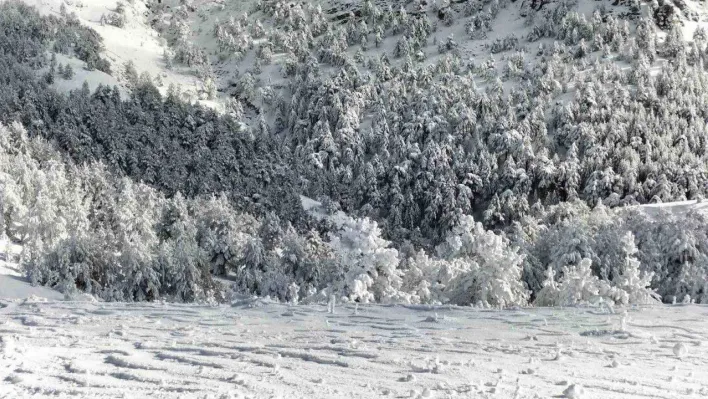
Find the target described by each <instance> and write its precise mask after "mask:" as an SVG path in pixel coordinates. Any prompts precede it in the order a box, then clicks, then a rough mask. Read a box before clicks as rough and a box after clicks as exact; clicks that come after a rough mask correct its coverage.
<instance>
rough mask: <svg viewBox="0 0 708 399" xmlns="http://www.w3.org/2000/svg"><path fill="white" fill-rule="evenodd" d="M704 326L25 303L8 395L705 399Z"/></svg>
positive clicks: (7, 361) (14, 316)
mask: <svg viewBox="0 0 708 399" xmlns="http://www.w3.org/2000/svg"><path fill="white" fill-rule="evenodd" d="M705 316H706V308H705V307H704V306H693V305H692V306H657V307H653V308H642V309H630V310H629V313H628V314H627V315H626V316H625V315H624V314H623V313H617V314H611V313H605V312H598V311H596V310H589V309H574V308H567V309H532V310H516V311H506V312H498V311H482V310H474V309H469V308H467V309H465V308H437V309H433V308H410V307H398V306H389V307H386V306H359V307H358V309H357V308H355V307H353V306H346V307H336V308H335V313H334V314H329V313H327V311H326V308H325V306H297V307H289V306H284V305H277V304H270V303H266V302H259V301H248V302H243V303H239V304H236V305H235V306H233V307H230V306H220V307H204V306H190V305H166V304H159V303H156V304H122V303H111V304H86V303H75V302H36V301H31V300H30V301H25V302H22V303H12V304H10V306H8V307H5V308H2V309H0V331H1V335H0V381H2V384H0V397H2V398H23V397H47V396H52V397H54V396H56V397H72V398H116V397H123V398H143V397H154V398H289V399H291V398H292V399H296V398H303V399H304V398H308V399H315V398H408V397H410V398H431V397H436V398H519V399H521V398H550V397H573V398H582V399H591V398H592V399H607V398H613V399H615V398H616V399H619V398H628V399H629V398H632V399H637V398H700V397H705V395H708V371H706V368H705V358H706V356H708V350H706V348H707V347H708V346H706V341H707V340H708V335H707V334H706V331H707V329H708V324H707V321H706V320H708V319H707V318H706V317H705ZM571 391H576V392H582V395H580V396H572V395H571V394H570V392H571ZM564 392H568V395H566V396H564V395H563V393H564Z"/></svg>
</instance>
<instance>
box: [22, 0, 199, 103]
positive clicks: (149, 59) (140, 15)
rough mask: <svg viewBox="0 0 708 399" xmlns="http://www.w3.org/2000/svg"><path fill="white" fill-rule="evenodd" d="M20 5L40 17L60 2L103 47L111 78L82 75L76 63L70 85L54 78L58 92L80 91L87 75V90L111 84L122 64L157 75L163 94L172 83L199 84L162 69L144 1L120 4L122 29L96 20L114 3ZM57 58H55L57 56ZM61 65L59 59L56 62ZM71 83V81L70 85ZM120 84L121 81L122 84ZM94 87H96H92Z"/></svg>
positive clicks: (36, 0)
mask: <svg viewBox="0 0 708 399" xmlns="http://www.w3.org/2000/svg"><path fill="white" fill-rule="evenodd" d="M22 1H23V2H24V3H26V4H28V5H31V6H34V7H36V8H37V10H39V11H40V13H42V14H53V15H59V10H60V6H61V4H62V3H64V4H65V5H66V8H67V12H69V13H72V12H75V13H76V15H77V16H78V17H79V20H80V21H81V23H82V24H84V25H86V26H88V27H90V28H92V29H94V30H95V31H96V32H97V33H98V34H99V35H100V36H101V37H102V38H103V44H104V46H105V48H106V51H105V52H104V55H105V56H106V58H107V59H108V60H109V61H110V63H111V69H112V71H113V72H112V75H113V76H114V77H113V78H110V77H106V76H103V75H105V74H102V73H100V72H95V71H94V72H92V73H86V71H82V69H83V68H82V66H83V63H82V62H80V61H78V60H77V61H76V62H77V64H76V65H72V66H74V71H75V72H76V76H75V78H74V79H72V80H71V81H70V82H63V83H62V82H59V81H60V80H61V78H57V82H58V83H56V85H57V88H58V89H59V90H70V89H73V88H80V87H81V85H82V83H83V80H82V79H84V78H85V76H84V75H87V76H88V81H89V87H90V88H91V89H93V88H94V84H93V82H95V81H97V82H96V83H104V84H110V85H114V84H116V83H118V82H119V81H123V80H121V79H122V78H121V75H122V71H123V66H124V65H125V63H126V62H128V61H132V62H133V63H134V64H135V68H136V70H137V71H138V73H143V72H147V73H149V74H150V76H152V77H153V78H155V77H156V76H158V75H160V76H161V78H162V80H163V82H164V84H163V85H162V87H159V89H160V90H161V91H162V92H163V94H164V93H166V92H167V87H168V86H169V85H170V84H171V83H173V84H175V85H177V86H178V87H180V89H181V90H182V91H183V92H187V91H190V90H191V91H194V92H196V88H197V87H199V86H200V84H201V82H200V81H199V79H197V78H196V77H195V76H191V75H188V74H183V73H180V71H171V70H168V69H167V68H165V63H164V61H163V53H164V49H165V46H164V45H163V42H162V40H161V38H160V37H159V36H158V34H157V32H155V30H154V29H152V27H151V26H150V25H149V24H148V21H147V20H146V18H145V16H146V15H148V8H147V7H146V5H145V2H144V1H134V2H132V4H131V2H123V3H124V5H125V6H126V9H127V16H128V18H127V21H126V25H125V27H123V28H118V27H115V26H111V25H108V24H105V25H103V24H101V22H100V19H101V15H103V14H106V15H108V14H110V13H111V12H112V11H113V10H115V8H116V3H117V1H116V0H83V1H82V0H73V1H71V0H69V1H65V0H22ZM57 58H58V57H57ZM58 61H59V62H61V63H65V62H64V61H62V60H58ZM116 79H118V80H116ZM71 82H74V83H73V84H71ZM123 82H124V81H123ZM96 85H97V84H96Z"/></svg>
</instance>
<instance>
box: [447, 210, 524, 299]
mask: <svg viewBox="0 0 708 399" xmlns="http://www.w3.org/2000/svg"><path fill="white" fill-rule="evenodd" d="M438 254H439V255H440V256H441V257H442V258H444V259H448V260H450V264H449V265H448V266H447V277H446V278H445V281H446V284H445V295H446V296H447V298H448V299H449V300H450V301H451V302H453V303H456V304H461V305H463V304H466V305H469V304H472V305H483V306H492V307H509V306H514V305H525V304H526V303H527V301H528V295H529V293H528V291H527V289H526V287H525V286H524V283H523V282H522V281H521V273H522V262H523V256H522V255H520V254H519V253H518V249H516V248H511V247H510V246H509V242H508V240H507V239H506V238H505V237H503V236H500V235H497V234H495V233H494V232H491V231H487V230H485V229H484V227H483V226H482V224H481V223H478V222H475V221H474V218H472V216H469V215H465V216H462V217H461V218H460V219H459V221H458V223H457V224H456V226H455V227H453V229H452V231H451V232H450V234H449V235H448V236H447V238H446V240H445V242H444V243H443V244H441V245H440V246H439V247H438Z"/></svg>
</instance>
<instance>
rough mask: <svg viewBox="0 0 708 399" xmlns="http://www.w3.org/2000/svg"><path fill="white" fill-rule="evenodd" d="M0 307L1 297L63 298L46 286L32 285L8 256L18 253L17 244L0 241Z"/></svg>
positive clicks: (0, 303) (0, 304)
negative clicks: (0, 251)
mask: <svg viewBox="0 0 708 399" xmlns="http://www.w3.org/2000/svg"><path fill="white" fill-rule="evenodd" d="M0 249H1V250H2V253H0V308H1V307H2V302H1V300H2V299H27V298H31V297H35V298H46V299H51V300H60V299H62V298H64V295H62V294H61V293H59V292H57V291H55V290H52V289H50V288H47V287H41V286H38V287H33V286H32V285H30V283H29V281H27V279H26V278H25V277H24V275H23V274H22V271H21V270H20V268H19V266H18V265H17V264H16V263H13V262H11V260H12V259H9V258H10V257H13V256H16V255H17V254H19V251H20V250H21V248H20V247H19V246H14V245H9V246H8V244H7V242H4V241H0Z"/></svg>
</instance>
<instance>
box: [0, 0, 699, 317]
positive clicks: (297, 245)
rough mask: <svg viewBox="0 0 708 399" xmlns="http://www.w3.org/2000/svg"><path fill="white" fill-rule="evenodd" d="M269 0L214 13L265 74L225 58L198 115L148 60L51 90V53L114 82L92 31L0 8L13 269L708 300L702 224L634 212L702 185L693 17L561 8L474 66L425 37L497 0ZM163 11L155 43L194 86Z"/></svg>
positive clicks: (583, 299) (111, 289)
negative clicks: (323, 4) (457, 5)
mask: <svg viewBox="0 0 708 399" xmlns="http://www.w3.org/2000/svg"><path fill="white" fill-rule="evenodd" d="M284 4H285V2H283V1H271V0H269V1H261V2H259V5H258V10H257V11H258V12H259V13H261V14H262V15H267V16H269V18H271V19H272V21H273V27H270V26H268V27H267V28H264V27H263V26H262V25H261V24H260V22H258V21H256V22H253V21H250V20H249V19H247V18H246V19H243V18H242V19H235V18H234V19H232V20H230V21H223V22H218V23H217V24H216V25H215V27H214V32H213V34H214V40H216V41H217V42H218V43H219V47H220V51H222V52H223V53H225V54H227V55H224V56H223V57H234V58H236V59H244V58H245V55H246V54H248V53H249V52H253V53H255V56H256V66H257V67H263V65H268V64H269V63H270V62H272V58H273V57H272V56H273V53H279V54H280V53H284V54H287V60H286V61H285V63H284V64H283V68H282V75H283V77H284V78H285V81H286V82H287V84H286V85H284V86H283V87H281V88H279V89H277V90H276V89H275V88H273V87H271V86H265V85H264V83H263V82H260V81H258V79H256V77H255V76H256V75H257V74H256V72H257V71H252V72H253V73H252V72H245V73H243V74H241V75H240V77H239V78H238V81H237V82H236V83H235V85H234V88H235V91H234V92H233V93H231V94H232V99H231V101H230V102H229V104H230V109H229V112H226V113H219V112H216V111H215V110H213V109H210V108H207V107H205V106H203V105H200V104H199V103H196V102H190V101H186V100H185V99H184V98H182V97H181V96H180V95H179V93H178V89H177V88H175V87H172V88H170V89H169V90H168V93H167V95H166V96H163V95H161V94H160V91H159V90H158V88H157V87H156V85H155V82H154V79H153V78H152V77H150V76H148V75H145V74H143V75H141V76H138V75H137V74H134V73H133V74H131V75H134V76H133V77H132V78H131V82H130V85H131V90H130V95H129V96H128V98H121V95H120V93H119V91H118V89H117V88H112V87H99V88H98V89H97V90H95V91H94V92H91V91H90V90H89V89H88V86H86V85H85V86H84V88H83V89H81V90H76V91H73V92H71V93H70V94H68V95H65V94H62V93H59V92H57V91H56V90H55V89H54V88H53V87H52V82H53V81H54V80H55V79H62V78H64V77H63V76H61V75H60V74H59V72H58V71H57V69H59V68H58V67H57V65H56V56H55V55H54V54H59V53H60V54H66V55H69V56H74V57H76V58H78V59H80V60H82V61H84V62H85V63H86V67H87V68H94V69H98V70H102V71H104V72H107V73H112V72H113V71H112V70H111V66H110V63H109V62H108V61H107V60H105V59H104V58H103V56H102V51H103V50H104V49H103V46H102V43H101V40H100V36H98V35H97V34H96V33H95V32H93V31H92V30H91V29H90V28H86V27H83V26H82V25H81V24H80V23H79V22H78V21H77V19H76V18H75V17H72V15H71V14H70V13H66V14H65V15H60V16H41V15H40V14H39V13H38V12H37V11H36V10H34V9H33V8H31V7H28V6H25V5H23V4H22V3H20V2H19V1H8V2H4V3H0V50H1V51H0V182H1V184H2V185H1V187H2V191H1V197H0V198H1V200H2V202H1V204H2V230H3V234H4V235H5V236H6V237H7V239H8V240H9V241H11V242H13V243H16V244H20V245H22V246H23V252H22V254H21V256H20V262H21V264H22V266H23V268H24V270H25V271H26V273H27V275H28V277H29V278H30V279H31V281H32V282H33V283H35V284H42V285H48V286H52V287H56V288H59V289H60V290H62V291H63V292H66V293H67V295H71V294H72V293H76V292H78V291H85V292H88V293H90V294H93V295H95V296H96V297H98V298H101V299H104V300H115V301H150V300H158V299H166V300H175V301H206V302H219V301H228V300H229V298H231V297H233V296H234V295H241V294H249V295H258V296H270V297H271V298H275V299H277V300H281V301H289V302H298V301H300V302H303V301H326V300H328V299H329V298H330V297H332V296H334V297H336V298H337V300H341V301H345V302H363V303H368V302H382V303H426V304H442V303H449V304H456V305H475V306H488V307H502V308H505V307H512V306H527V305H530V304H533V305H539V306H565V305H577V304H588V303H592V304H597V303H607V304H608V306H613V305H615V304H623V305H627V304H643V303H650V302H653V301H659V300H663V301H664V302H676V301H678V302H696V303H705V302H706V301H708V233H707V231H706V229H705V226H706V222H708V221H707V220H706V216H704V215H702V214H700V213H698V212H688V213H686V214H672V213H669V212H663V213H662V214H661V215H660V217H656V216H652V215H648V214H647V213H645V212H643V211H642V210H641V208H638V207H636V206H637V205H640V204H647V203H663V202H670V201H681V200H697V201H702V198H703V197H704V196H705V194H706V191H707V190H708V186H707V184H706V183H707V182H708V181H707V179H708V173H707V172H708V170H707V166H706V165H708V163H707V162H706V161H707V159H706V157H707V156H708V154H707V153H706V150H707V149H708V135H707V133H708V132H707V131H706V129H707V127H706V120H707V118H708V90H707V89H708V74H706V65H705V64H706V57H708V50H707V49H706V44H708V36H706V33H705V31H704V30H702V29H701V28H699V29H698V30H696V33H695V34H694V35H693V38H692V40H691V41H684V39H683V36H682V34H681V30H680V27H679V26H678V24H675V23H674V24H668V25H667V24H664V23H663V22H662V20H660V19H657V18H656V17H653V18H652V17H647V16H634V17H632V18H630V17H629V16H627V17H626V19H624V20H621V19H619V18H617V17H616V16H614V15H612V14H607V15H603V14H602V13H601V12H600V11H595V13H594V14H593V17H592V19H586V18H585V16H584V15H582V14H578V13H577V12H575V11H572V6H573V2H572V1H569V0H563V1H558V2H555V3H552V4H549V5H548V6H546V8H544V10H543V12H540V11H539V12H536V13H534V15H533V16H529V17H528V19H529V22H528V23H529V24H530V32H531V33H530V34H529V35H528V37H518V38H517V37H516V36H513V37H512V36H509V37H507V38H505V39H504V40H498V41H495V42H494V44H493V45H492V46H491V47H490V49H489V55H488V59H487V60H486V61H484V62H479V59H476V60H465V59H463V57H462V56H461V54H460V53H459V51H458V49H459V45H458V43H457V42H456V40H460V39H455V38H453V37H448V38H447V39H445V40H438V39H437V36H436V35H435V32H436V30H437V29H441V27H440V26H439V25H443V26H445V25H447V24H450V25H452V24H455V23H462V22H461V21H458V20H457V19H460V20H464V21H466V22H465V26H466V29H467V30H468V32H469V38H464V40H474V39H475V38H476V37H480V36H483V35H485V32H486V31H488V30H489V29H490V27H489V26H490V21H491V20H493V19H494V18H495V17H496V15H497V14H498V13H499V12H500V10H504V9H506V8H508V7H515V5H514V4H513V3H509V2H508V1H505V0H501V1H497V0H494V1H491V2H488V4H487V3H485V4H487V5H484V6H480V7H479V9H477V8H475V7H473V6H471V5H465V6H464V7H462V8H461V9H460V10H459V12H458V13H452V12H450V13H443V14H442V15H443V19H442V20H440V21H435V20H432V19H431V18H433V17H432V16H431V17H429V16H428V15H427V14H425V13H419V14H410V15H409V14H408V13H406V11H405V10H401V11H396V12H394V11H393V10H391V9H388V10H385V9H380V8H379V7H378V6H376V5H374V4H373V3H371V2H370V1H366V2H364V5H363V7H362V9H361V11H360V12H359V16H354V15H350V16H348V17H347V19H346V20H345V21H344V22H343V23H338V22H333V21H330V20H328V19H327V18H325V17H324V16H323V12H322V9H321V8H319V7H315V6H308V5H305V6H304V7H301V6H298V7H286V6H284ZM466 4H472V3H471V2H470V3H466ZM180 7H183V8H180V12H177V13H176V14H175V16H174V17H173V18H176V20H173V21H172V24H170V25H166V26H164V27H162V29H163V30H164V33H165V35H166V37H168V38H170V40H169V42H170V44H171V46H172V48H173V49H174V52H173V54H172V55H169V54H168V55H167V58H168V59H169V61H170V62H175V63H178V64H184V65H189V66H190V67H195V68H197V69H200V68H201V69H203V70H202V71H201V72H200V73H202V74H203V75H205V76H206V79H207V81H208V80H209V79H210V78H209V74H210V73H211V72H210V71H209V70H208V65H205V64H204V62H205V61H204V60H205V57H206V55H205V54H202V53H200V51H199V50H198V49H196V48H194V46H192V45H191V44H190V42H189V41H188V40H187V39H186V37H185V33H184V29H181V28H180V27H181V26H183V25H180V23H179V18H185V17H184V16H185V15H188V13H189V11H188V8H189V7H188V5H186V4H185V5H183V6H180ZM651 7H656V9H659V8H660V7H661V4H658V5H653V4H652V5H651ZM158 8H159V7H157V5H156V6H155V9H158ZM662 29H663V30H664V31H665V39H664V40H661V41H659V40H657V36H656V33H657V32H659V31H660V30H662ZM391 37H395V38H396V39H395V40H396V45H395V46H394V48H393V51H391V52H387V51H386V50H385V49H382V50H381V51H380V56H378V57H367V56H364V55H362V52H361V51H356V49H361V48H366V49H371V48H378V46H379V44H380V43H382V42H383V41H384V40H385V39H386V38H391ZM256 39H259V43H260V44H259V45H258V47H256V46H255V45H254V41H255V40H256ZM303 39H304V40H303ZM433 41H437V53H438V54H437V55H436V58H435V59H434V60H433V61H431V62H428V61H427V60H428V59H429V58H432V57H433V54H426V53H425V52H424V51H423V49H426V48H427V44H428V43H430V42H433ZM549 41H550V42H551V43H552V45H547V43H549ZM350 50H351V51H350ZM355 51H356V52H355ZM501 52H505V55H504V56H503V57H500V58H501V60H502V64H503V67H502V72H501V73H500V72H499V69H498V68H497V64H499V60H497V58H495V57H496V56H495V54H497V53H501ZM506 53H510V54H506ZM529 54H533V55H534V57H535V58H536V59H537V60H538V62H537V63H530V62H528V60H527V59H528V56H529ZM261 64H262V65H261ZM43 71H44V72H43ZM66 74H67V73H66V71H65V70H64V75H66ZM254 104H256V105H254ZM259 104H260V105H259ZM249 106H250V107H254V106H255V107H259V106H260V107H261V108H260V109H258V117H257V118H255V120H248V121H247V119H246V115H245V113H246V111H244V109H245V108H247V107H249ZM303 199H305V200H308V201H309V202H311V203H313V204H314V205H313V206H312V207H310V208H309V209H306V207H303V202H308V201H303Z"/></svg>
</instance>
